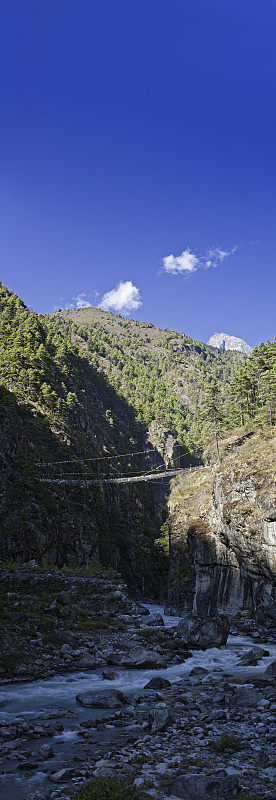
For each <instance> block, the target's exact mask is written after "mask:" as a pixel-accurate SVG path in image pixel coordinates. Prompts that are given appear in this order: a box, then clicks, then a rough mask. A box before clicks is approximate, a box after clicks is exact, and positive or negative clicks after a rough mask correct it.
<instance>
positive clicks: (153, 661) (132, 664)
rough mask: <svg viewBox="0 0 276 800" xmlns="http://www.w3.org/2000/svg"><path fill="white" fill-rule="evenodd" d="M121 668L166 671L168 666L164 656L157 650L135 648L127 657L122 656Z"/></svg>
mask: <svg viewBox="0 0 276 800" xmlns="http://www.w3.org/2000/svg"><path fill="white" fill-rule="evenodd" d="M121 666H122V667H128V669H159V668H162V669H166V667H167V664H166V662H165V660H164V658H163V656H161V655H160V653H157V652H156V651H155V650H147V649H146V648H145V647H134V648H133V650H132V651H131V652H130V653H129V654H128V655H127V656H126V655H123V656H122V660H121Z"/></svg>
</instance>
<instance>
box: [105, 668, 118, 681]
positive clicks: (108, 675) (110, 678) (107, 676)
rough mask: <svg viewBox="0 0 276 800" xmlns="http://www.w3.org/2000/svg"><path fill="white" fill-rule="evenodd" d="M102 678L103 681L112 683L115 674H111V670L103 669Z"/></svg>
mask: <svg viewBox="0 0 276 800" xmlns="http://www.w3.org/2000/svg"><path fill="white" fill-rule="evenodd" d="M102 676H103V678H104V680H105V681H114V679H115V672H112V670H111V669H103V671H102Z"/></svg>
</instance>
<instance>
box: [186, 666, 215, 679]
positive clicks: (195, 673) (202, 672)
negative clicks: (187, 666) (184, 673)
mask: <svg viewBox="0 0 276 800" xmlns="http://www.w3.org/2000/svg"><path fill="white" fill-rule="evenodd" d="M209 674H210V671H209V669H205V667H193V669H191V672H190V673H189V676H190V677H192V678H194V677H197V678H204V677H205V676H206V675H209Z"/></svg>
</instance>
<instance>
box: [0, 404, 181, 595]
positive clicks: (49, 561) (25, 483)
mask: <svg viewBox="0 0 276 800" xmlns="http://www.w3.org/2000/svg"><path fill="white" fill-rule="evenodd" d="M6 394H7V397H6V398H5V401H4V402H3V403H2V404H0V418H1V426H0V487H1V488H0V560H2V561H14V562H25V561H29V560H31V559H35V560H36V562H37V563H38V564H39V565H40V566H43V567H46V566H48V565H50V566H51V565H52V566H56V567H58V568H61V567H63V566H64V565H66V566H68V567H71V568H72V567H80V566H81V567H90V566H91V565H97V564H98V563H99V562H102V563H104V565H105V566H106V567H109V566H113V567H115V568H116V569H119V570H120V571H121V572H122V574H123V575H124V577H125V579H126V580H127V582H128V586H129V588H130V589H131V591H132V592H133V593H134V592H135V593H136V594H137V593H139V594H145V595H147V596H149V595H152V596H153V595H154V594H155V595H156V596H157V595H158V594H159V591H160V589H161V588H162V590H163V594H164V584H166V577H167V572H168V562H167V561H166V559H165V558H164V556H162V555H161V554H159V553H158V551H157V550H156V547H155V539H156V538H158V537H159V536H160V526H161V525H162V523H163V522H164V520H165V518H166V513H167V510H166V496H165V492H166V491H167V487H162V486H159V485H157V484H152V483H149V484H137V485H135V484H126V485H122V484H118V485H113V484H108V483H107V482H106V483H103V484H102V486H101V487H100V486H95V485H93V484H89V483H86V482H85V480H82V479H81V478H82V476H81V478H80V482H79V483H78V484H76V485H74V484H70V482H69V483H68V484H62V483H53V484H51V483H43V482H40V481H39V480H38V478H39V476H41V473H40V472H39V470H38V468H37V467H36V466H35V465H36V461H37V460H41V459H42V460H43V459H45V460H46V461H48V460H49V461H54V462H55V461H57V460H59V458H64V457H66V455H67V454H66V453H65V456H64V452H63V450H61V451H60V436H59V434H58V433H57V431H56V430H54V429H52V428H51V427H50V425H49V424H48V422H47V420H45V418H43V417H42V415H41V414H38V413H35V414H34V413H32V410H31V409H30V407H27V406H25V405H24V404H18V403H16V402H15V401H14V400H13V398H12V396H11V399H10V398H9V397H8V393H6ZM89 419H90V418H89V416H88V415H87V425H88V423H89ZM125 428H127V421H126V424H125ZM106 441H108V439H107V438H106ZM110 446H111V445H110ZM125 447H127V445H125ZM132 448H133V444H132ZM147 448H148V445H147V444H145V449H147ZM67 449H68V451H69V458H74V457H76V450H74V449H73V448H72V449H71V448H69V447H68V448H67ZM113 449H115V448H114V442H113ZM136 449H137V445H136ZM152 454H153V456H152V458H153V463H154V464H155V463H156V459H159V462H160V461H161V459H160V455H159V453H158V451H157V450H156V455H155V450H152ZM67 458H68V455H67ZM78 463H79V462H78ZM161 463H162V462H161ZM150 467H151V461H150V460H149V461H148V468H150ZM78 468H79V469H81V466H80V467H78V466H77V467H75V466H74V467H73V469H74V470H76V469H78ZM137 469H138V467H137ZM43 474H44V473H42V475H43ZM53 477H57V475H56V474H55V472H54V471H53ZM90 477H91V478H93V473H91V475H90ZM96 477H97V476H96ZM68 478H70V473H69V474H68Z"/></svg>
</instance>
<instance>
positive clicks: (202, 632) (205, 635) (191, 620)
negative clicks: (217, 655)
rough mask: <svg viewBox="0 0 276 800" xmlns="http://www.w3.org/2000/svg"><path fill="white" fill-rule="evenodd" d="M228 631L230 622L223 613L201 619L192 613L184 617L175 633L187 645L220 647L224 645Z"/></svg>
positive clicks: (203, 647)
mask: <svg viewBox="0 0 276 800" xmlns="http://www.w3.org/2000/svg"><path fill="white" fill-rule="evenodd" d="M229 631H230V623H229V620H228V618H227V617H226V616H225V615H224V614H217V615H216V616H214V617H209V618H208V619H205V620H202V619H201V618H200V617H198V616H196V615H194V616H191V617H184V619H182V620H180V622H179V623H178V626H177V634H178V636H179V637H180V638H181V639H183V641H184V642H185V643H186V644H187V645H188V646H189V647H193V646H196V647H199V648H202V649H206V648H208V647H221V646H222V645H225V644H226V642H227V639H228V635H229Z"/></svg>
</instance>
